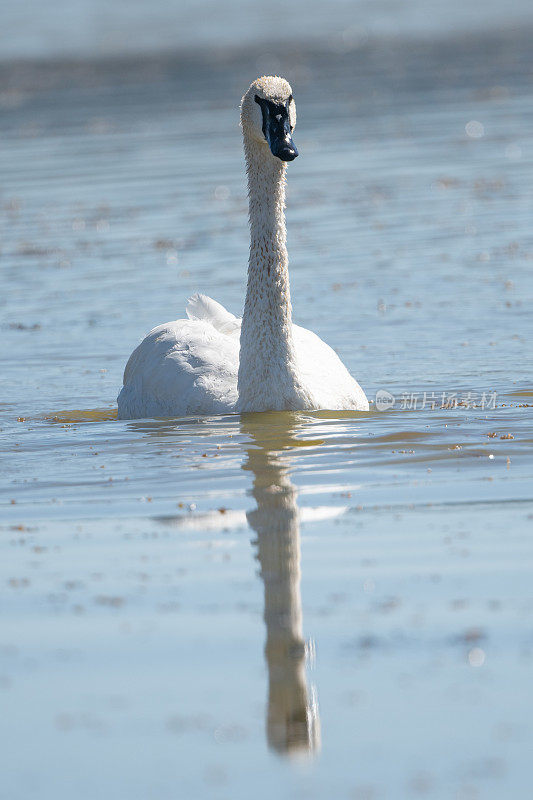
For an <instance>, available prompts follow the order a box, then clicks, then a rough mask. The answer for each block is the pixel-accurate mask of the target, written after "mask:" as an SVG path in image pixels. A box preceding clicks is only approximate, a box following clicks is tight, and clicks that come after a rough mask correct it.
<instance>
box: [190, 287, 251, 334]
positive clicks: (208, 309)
mask: <svg viewBox="0 0 533 800" xmlns="http://www.w3.org/2000/svg"><path fill="white" fill-rule="evenodd" d="M186 311H187V316H188V317H189V319H197V320H203V321H204V322H208V323H210V324H211V325H212V326H213V327H214V328H216V330H217V331H220V333H226V334H232V333H234V332H235V331H236V330H240V327H241V320H240V319H237V317H235V316H234V315H233V314H231V313H230V312H229V311H227V310H226V309H225V308H224V306H223V305H221V304H220V303H217V301H216V300H213V299H212V298H211V297H207V295H205V294H199V293H198V292H197V293H196V294H193V296H192V297H189V300H188V302H187V308H186Z"/></svg>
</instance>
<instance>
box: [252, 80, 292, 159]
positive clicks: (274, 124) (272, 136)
mask: <svg viewBox="0 0 533 800" xmlns="http://www.w3.org/2000/svg"><path fill="white" fill-rule="evenodd" d="M291 100H292V97H289V99H288V100H287V102H286V103H279V104H278V103H272V102H271V101H270V100H265V99H264V98H262V97H258V96H257V95H256V96H255V102H256V103H258V104H259V106H260V107H261V112H262V114H263V135H264V137H265V139H266V140H267V142H268V146H269V147H270V152H271V153H272V155H273V156H276V158H279V159H281V161H294V159H295V158H296V157H297V155H298V150H297V149H296V145H295V144H294V142H293V140H292V131H291V122H290V118H289V105H290V102H291Z"/></svg>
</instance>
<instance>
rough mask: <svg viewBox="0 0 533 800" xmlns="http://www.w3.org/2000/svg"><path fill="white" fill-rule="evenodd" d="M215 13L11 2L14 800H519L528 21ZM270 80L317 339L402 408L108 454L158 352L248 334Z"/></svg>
mask: <svg viewBox="0 0 533 800" xmlns="http://www.w3.org/2000/svg"><path fill="white" fill-rule="evenodd" d="M57 8H58V9H59V8H60V6H57ZM220 8H221V7H220ZM220 8H219V6H218V5H217V6H216V7H213V9H212V16H211V18H209V15H208V14H207V13H206V14H205V20H204V19H202V20H201V21H200V23H199V24H197V22H198V21H197V20H196V18H195V17H194V16H193V7H192V4H191V6H190V7H189V6H187V5H184V6H181V7H180V11H179V13H178V11H177V10H176V11H174V10H173V9H172V8H170V7H169V6H166V5H163V4H159V3H155V4H151V7H150V14H148V13H147V11H146V9H145V8H144V6H142V5H140V4H135V5H132V6H131V14H128V15H126V13H125V12H124V9H123V7H122V6H121V5H120V4H115V5H112V6H111V7H109V4H108V5H107V6H105V7H104V6H102V8H101V9H100V8H99V6H98V5H96V4H92V5H91V6H89V5H88V4H85V3H83V4H81V3H80V4H77V5H71V6H69V9H70V11H68V10H67V9H66V7H65V9H64V11H65V13H64V14H62V15H60V16H59V22H58V25H57V27H56V28H55V29H54V31H52V30H51V27H52V26H51V24H50V32H49V33H48V32H47V30H48V29H47V28H46V27H43V18H42V14H43V12H42V9H40V7H38V6H35V7H34V8H33V12H34V13H33V14H32V15H30V17H29V19H28V20H27V25H24V26H23V25H21V24H19V22H18V20H19V18H20V17H19V15H20V13H21V12H20V11H19V10H18V7H17V6H15V4H8V6H7V12H6V19H7V23H6V26H7V27H6V30H8V31H10V32H11V35H10V36H9V37H7V39H8V40H7V42H6V44H3V45H2V48H3V50H2V53H1V55H2V58H3V61H2V64H1V66H0V71H1V74H2V79H3V80H2V84H3V87H4V88H3V90H2V92H1V94H0V104H1V106H2V116H1V118H0V126H1V139H2V144H1V146H0V174H1V175H2V187H1V195H0V235H1V240H2V251H1V260H2V288H3V292H2V296H1V297H0V304H1V309H2V322H1V325H2V328H1V335H2V342H3V347H2V352H1V368H2V395H1V397H0V401H1V403H0V429H1V433H2V449H3V459H2V466H1V467H0V469H1V483H0V533H1V536H0V548H1V549H2V556H1V558H0V592H1V596H2V625H1V630H0V694H1V698H2V709H3V713H2V716H1V722H0V726H1V730H2V748H1V750H0V752H1V756H0V762H1V767H2V787H0V797H2V798H4V797H5V798H6V800H7V798H9V800H18V799H19V798H20V800H29V798H39V800H46V799H47V798H52V797H53V798H54V800H60V798H63V797H65V798H66V797H72V796H75V797H76V798H80V799H81V800H83V799H84V798H87V800H89V798H90V799H91V800H94V798H95V797H106V798H107V797H113V798H116V800H121V798H128V800H136V798H139V800H141V798H142V800H145V798H150V797H153V798H157V800H166V798H175V797H179V798H187V800H194V798H202V799H203V798H206V797H213V798H231V800H235V799H236V798H248V797H250V796H251V795H254V796H256V797H259V798H267V797H271V796H275V797H280V798H291V800H292V798H299V797H302V796H305V797H307V798H325V797H328V798H329V797H331V796H333V797H336V798H350V799H352V798H357V799H358V800H374V798H413V797H418V796H421V797H426V796H427V797H432V798H443V799H444V798H446V800H448V798H457V799H458V800H471V799H472V798H475V799H481V798H482V799H483V800H485V799H486V798H489V800H492V798H494V800H500V799H501V798H502V797H520V796H526V795H527V792H528V790H529V770H528V765H529V753H530V751H531V746H532V742H533V727H532V724H531V710H532V702H531V690H530V680H529V676H530V672H531V666H532V655H533V636H532V619H533V616H532V615H533V605H532V602H531V590H530V586H531V578H530V576H531V569H532V567H533V541H532V539H531V533H530V531H531V519H532V517H533V502H532V492H531V486H532V485H533V484H532V478H533V459H532V457H531V441H532V438H533V437H532V432H533V427H532V422H531V409H532V406H533V399H532V398H533V390H532V388H531V381H530V373H531V356H532V345H531V342H532V341H533V329H532V327H533V326H532V316H531V312H530V308H531V299H532V293H533V280H532V278H531V261H532V258H533V239H532V235H531V219H532V211H533V208H532V201H531V191H530V187H531V182H532V178H533V137H532V135H531V131H532V129H533V128H532V124H531V123H532V121H533V120H532V116H533V94H532V91H531V80H530V78H531V72H532V69H533V62H532V57H531V48H530V39H531V37H530V31H531V28H530V25H531V19H530V17H528V14H529V9H528V8H527V7H526V6H522V5H520V4H518V3H515V4H512V6H509V5H507V6H505V7H504V5H503V4H500V3H496V2H494V3H492V4H491V5H490V6H488V7H487V8H486V13H484V15H483V16H484V19H483V24H481V22H479V24H478V19H477V16H476V14H477V13H478V12H476V10H475V8H474V6H473V5H471V4H468V3H467V4H462V5H461V8H459V7H457V8H455V7H454V6H453V5H452V6H450V7H447V8H446V9H444V10H443V9H440V10H439V9H431V13H429V12H428V11H427V6H421V5H420V4H417V3H414V2H412V3H409V4H407V6H402V7H400V6H399V4H390V5H388V6H385V5H383V4H381V5H379V4H371V5H370V4H360V5H358V6H357V20H356V23H354V20H353V19H352V17H353V14H354V10H353V8H352V7H351V6H349V5H348V4H343V3H339V4H338V5H337V6H336V12H337V15H336V16H334V15H333V14H329V13H328V14H326V11H325V7H323V8H319V7H318V6H317V7H316V8H315V7H314V6H313V7H312V13H311V12H310V11H309V12H308V13H307V14H304V17H305V20H304V21H305V26H304V27H303V28H301V29H300V28H297V26H296V19H297V17H296V15H295V14H296V11H297V10H298V8H297V7H296V6H295V7H294V8H293V9H292V11H291V13H290V14H289V15H288V20H287V25H286V28H285V29H284V31H283V35H281V34H280V36H279V40H278V39H276V38H275V37H274V38H272V36H270V34H271V32H272V30H273V29H274V27H275V25H274V23H276V22H277V21H276V18H275V17H274V16H269V17H268V19H267V21H266V22H265V24H264V25H263V26H262V27H261V26H259V25H257V26H255V29H256V32H257V35H256V36H252V35H251V33H250V31H249V29H250V28H251V27H252V22H253V23H254V25H255V22H254V21H255V20H264V19H265V14H266V12H265V10H264V9H263V8H262V7H260V6H259V5H255V4H254V5H253V6H252V7H251V10H250V13H249V16H243V15H242V13H241V12H242V7H241V6H240V5H237V4H235V5H232V6H231V8H229V7H228V8H229V10H230V11H231V14H233V15H234V16H233V17H232V16H231V14H229V13H228V15H227V16H226V17H224V16H223V15H222V12H221V10H220ZM439 8H440V7H439ZM293 11H294V14H293V13H292V12H293ZM152 12H153V13H152ZM84 14H85V15H87V14H88V15H89V16H91V15H93V17H94V18H95V19H96V20H97V21H98V25H99V26H100V27H98V26H97V25H93V26H92V27H91V25H89V26H82V25H81V24H80V20H82V19H85V17H84ZM187 15H189V16H187ZM237 18H238V19H239V20H240V23H239V25H240V27H239V25H237V24H236V25H233V24H230V21H231V20H235V19H237ZM300 18H302V15H300ZM113 20H118V22H119V23H120V25H121V26H122V27H121V28H120V30H121V32H122V36H121V37H120V42H119V44H120V46H117V47H116V48H115V46H114V45H112V44H111V45H110V44H109V42H111V43H112V42H113V37H112V36H111V33H113V30H114V28H113V25H112V24H111V22H112V21H113ZM187 20H189V22H187ZM513 20H514V21H513ZM516 20H519V21H520V25H518V24H517V23H516ZM171 23H172V24H171ZM178 23H180V24H178ZM504 23H505V24H504ZM117 24H118V23H117ZM361 29H364V31H363V33H361ZM102 31H103V32H104V33H105V32H107V33H108V34H109V36H108V38H107V39H105V42H104V43H103V44H102V42H103V39H102V35H103V34H102ZM459 31H460V33H458V32H459ZM160 33H161V36H159V34H160ZM163 34H164V35H163ZM215 34H216V36H215ZM195 36H196V38H194V37H195ZM180 37H181V38H180ZM104 38H105V37H104ZM59 39H60V40H61V41H59ZM215 39H216V47H215V46H214V45H213V42H215ZM244 40H246V44H244ZM289 41H291V42H292V44H291V46H290V47H289V46H288V45H287V42H289ZM106 42H107V43H106ZM265 42H266V44H265ZM74 45H75V46H74ZM156 45H157V47H156ZM186 45H187V46H186ZM173 48H178V49H173ZM73 50H76V53H73ZM141 50H142V51H143V55H142V57H141V56H138V55H135V53H136V52H140V51H141ZM117 54H119V55H120V57H117ZM73 55H76V58H75V59H72V56H73ZM36 56H38V57H39V58H44V57H46V58H44V60H41V61H33V60H32V58H34V57H36ZM59 56H61V58H59ZM69 59H70V60H69ZM270 71H272V72H281V73H283V74H285V75H287V77H288V78H289V79H290V81H291V83H292V87H293V93H294V96H295V99H296V103H297V106H298V125H297V128H296V131H295V141H296V143H297V146H298V148H299V150H300V158H299V159H298V160H297V161H296V162H294V164H291V165H290V167H289V194H288V209H287V222H288V231H289V253H290V259H291V266H290V270H291V287H292V296H293V306H294V315H295V321H296V322H297V323H298V324H302V325H304V326H306V327H310V328H312V329H313V330H315V331H316V332H317V333H318V334H319V335H321V336H322V337H323V338H324V339H325V340H326V341H327V342H328V343H329V344H331V345H332V346H333V347H335V349H336V350H337V351H338V352H339V354H340V355H341V357H342V359H343V360H344V362H345V363H346V364H347V366H348V367H349V369H350V370H351V371H352V373H353V374H354V375H355V376H356V377H357V379H358V380H359V382H360V383H361V385H362V386H363V387H364V389H365V390H366V392H367V394H368V396H369V398H371V399H372V400H374V399H376V397H377V396H378V397H379V396H382V395H378V393H379V392H380V391H381V392H382V391H387V392H389V393H391V394H392V395H393V397H394V405H393V406H392V408H391V409H389V410H384V411H379V410H377V408H376V404H373V406H372V410H371V411H370V413H368V414H350V413H345V414H339V413H334V412H321V413H314V414H303V413H302V414H267V415H248V416H244V417H242V418H241V417H239V416H237V415H233V416H228V417H220V418H199V419H196V418H187V419H179V420H143V421H132V422H118V421H117V420H116V403H115V398H116V395H117V393H118V390H119V388H120V384H121V378H122V370H123V367H124V364H125V362H126V360H127V357H128V355H129V354H130V352H131V350H132V349H133V348H134V347H135V346H136V344H137V343H138V342H139V340H140V339H141V338H142V336H143V335H144V334H145V333H146V332H147V331H148V330H149V329H150V328H151V327H153V326H154V325H156V324H158V323H160V322H164V321H166V320H170V319H173V318H176V317H179V316H181V315H182V314H183V311H184V306H185V302H186V299H187V296H188V295H189V294H190V293H192V292H193V291H195V290H201V291H204V292H206V293H207V294H209V295H212V296H213V297H215V298H216V299H217V300H219V301H220V302H222V303H224V305H226V306H227V307H228V308H229V309H230V310H231V311H233V312H235V313H240V311H241V309H242V305H243V292H244V285H245V275H246V261H247V249H248V239H247V235H248V233H247V226H246V189H245V181H244V175H243V159H242V153H241V141H240V133H239V129H238V103H239V99H240V96H241V94H242V93H243V91H244V90H245V89H246V87H247V85H248V84H249V82H250V81H251V80H252V79H253V78H254V77H256V73H258V72H270ZM456 403H458V405H457V406H456ZM443 406H444V407H443Z"/></svg>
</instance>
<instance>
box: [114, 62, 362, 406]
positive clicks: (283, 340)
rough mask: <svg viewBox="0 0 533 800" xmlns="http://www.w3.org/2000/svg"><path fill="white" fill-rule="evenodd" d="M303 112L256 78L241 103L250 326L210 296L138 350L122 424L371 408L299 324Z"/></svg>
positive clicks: (271, 83)
mask: <svg viewBox="0 0 533 800" xmlns="http://www.w3.org/2000/svg"><path fill="white" fill-rule="evenodd" d="M295 123H296V107H295V104H294V100H293V98H292V90H291V87H290V85H289V84H288V83H287V81H286V80H284V79H283V78H279V77H263V78H259V79H258V80H256V81H254V82H253V83H252V84H251V86H250V88H249V89H248V91H247V92H246V94H245V95H244V97H243V98H242V104H241V126H242V132H243V139H244V152H245V157H246V170H247V173H248V195H249V208H250V232H251V243H250V260H249V266H248V286H247V290H246V302H245V305H244V314H243V318H242V320H240V319H237V317H234V316H233V314H230V313H229V312H228V311H226V309H225V308H223V306H221V305H220V304H219V303H217V302H215V301H214V300H211V299H210V298H209V297H205V296H204V295H199V294H197V295H194V297H192V298H191V299H190V300H189V303H188V306H187V317H188V319H180V320H176V321H175V322H167V323H165V324H164V325H159V326H158V327H157V328H154V329H153V330H152V331H151V332H150V333H149V334H148V336H147V337H146V338H145V339H144V341H142V342H141V344H140V345H139V346H138V347H137V348H136V349H135V350H134V352H133V353H132V355H131V356H130V359H129V361H128V363H127V365H126V369H125V371H124V386H123V387H122V390H121V392H120V394H119V397H118V416H119V419H135V418H142V417H171V416H181V415H185V414H225V413H228V412H246V411H268V410H270V411H283V410H312V409H330V410H342V409H355V410H359V411H367V410H368V400H367V399H366V397H365V394H364V392H363V390H362V389H361V387H360V386H359V384H358V383H357V381H355V380H354V379H353V378H352V376H351V375H350V373H349V372H348V370H347V369H346V367H345V366H344V365H343V363H342V362H341V360H340V359H339V357H338V356H337V354H336V353H335V352H334V351H333V350H332V349H331V347H329V346H328V345H327V344H325V342H323V341H322V340H321V339H319V337H318V336H316V334H314V333H312V332H311V331H308V330H306V329H305V328H300V327H299V326H298V325H294V324H293V323H292V307H291V299H290V290H289V273H288V256H287V248H286V229H285V213H284V209H285V173H286V169H287V165H286V162H287V161H292V160H293V159H294V158H296V156H297V155H298V151H297V149H296V147H295V145H294V142H293V141H292V136H291V133H292V130H293V128H294V125H295Z"/></svg>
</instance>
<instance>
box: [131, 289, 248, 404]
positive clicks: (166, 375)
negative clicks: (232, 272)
mask: <svg viewBox="0 0 533 800" xmlns="http://www.w3.org/2000/svg"><path fill="white" fill-rule="evenodd" d="M187 314H188V316H189V319H179V320H176V321H174V322H167V323H165V324H164V325H159V326H158V327H157V328H154V329H153V330H152V331H150V333H149V334H148V336H146V338H145V339H144V340H143V341H142V342H141V344H140V345H139V346H138V347H137V348H136V349H135V350H134V351H133V353H132V354H131V356H130V358H129V361H128V363H127V364H126V369H125V370H124V385H123V387H122V390H121V392H120V394H119V396H118V416H119V419H133V418H137V419H138V418H143V417H172V416H180V415H186V414H222V413H225V412H228V411H231V410H232V409H234V407H235V404H236V402H237V372H238V367H239V333H240V321H239V320H237V319H236V318H235V317H234V316H233V314H230V313H229V312H228V311H226V309H225V308H224V307H223V306H221V305H220V304H219V303H217V302H215V301H214V300H211V299H210V298H207V297H205V296H203V295H195V296H194V297H192V298H191V299H190V300H189V304H188V306H187Z"/></svg>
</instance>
